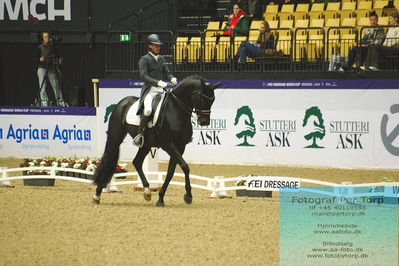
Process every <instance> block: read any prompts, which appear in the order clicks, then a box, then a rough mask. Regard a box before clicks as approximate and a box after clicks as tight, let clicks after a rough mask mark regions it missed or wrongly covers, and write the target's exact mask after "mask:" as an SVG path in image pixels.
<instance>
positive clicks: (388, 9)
mask: <svg viewBox="0 0 399 266" xmlns="http://www.w3.org/2000/svg"><path fill="white" fill-rule="evenodd" d="M382 13H383V14H385V16H390V15H392V14H395V13H398V10H397V9H396V8H395V5H394V3H393V0H389V1H388V4H387V5H386V6H384V8H383V9H382Z"/></svg>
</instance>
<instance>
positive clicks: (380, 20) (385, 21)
mask: <svg viewBox="0 0 399 266" xmlns="http://www.w3.org/2000/svg"><path fill="white" fill-rule="evenodd" d="M388 21H389V17H379V18H378V25H381V26H386V25H388Z"/></svg>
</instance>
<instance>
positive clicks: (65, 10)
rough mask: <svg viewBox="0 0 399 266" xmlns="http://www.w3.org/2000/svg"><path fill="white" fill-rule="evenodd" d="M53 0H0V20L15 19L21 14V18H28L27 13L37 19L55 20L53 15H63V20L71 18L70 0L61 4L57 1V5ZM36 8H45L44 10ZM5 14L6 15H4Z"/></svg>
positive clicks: (64, 0)
mask: <svg viewBox="0 0 399 266" xmlns="http://www.w3.org/2000/svg"><path fill="white" fill-rule="evenodd" d="M55 2H56V1H55V0H30V1H28V0H0V20H5V19H6V18H7V17H8V18H9V20H12V21H15V20H18V18H19V17H20V16H21V15H22V19H23V20H28V19H29V15H32V16H33V17H35V18H37V19H38V20H46V19H47V20H50V21H53V20H55V17H63V18H64V20H66V21H70V20H71V0H63V3H64V4H63V6H62V7H61V5H59V2H62V1H57V7H58V8H56V5H55ZM38 10H47V14H46V12H42V11H40V12H39V11H38ZM6 14H7V15H6Z"/></svg>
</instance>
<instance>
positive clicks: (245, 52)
mask: <svg viewBox="0 0 399 266" xmlns="http://www.w3.org/2000/svg"><path fill="white" fill-rule="evenodd" d="M261 54H262V51H261V49H260V48H259V47H257V46H256V45H255V44H252V43H249V42H242V43H241V44H240V47H239V48H238V51H237V55H238V56H239V57H240V63H241V64H244V63H246V62H247V60H246V57H247V56H248V57H257V56H260V55H261Z"/></svg>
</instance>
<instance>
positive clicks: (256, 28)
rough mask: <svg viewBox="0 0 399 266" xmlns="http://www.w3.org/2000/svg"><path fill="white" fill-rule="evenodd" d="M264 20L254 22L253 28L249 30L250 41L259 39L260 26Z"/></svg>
mask: <svg viewBox="0 0 399 266" xmlns="http://www.w3.org/2000/svg"><path fill="white" fill-rule="evenodd" d="M262 22H263V20H254V21H252V23H251V27H250V28H249V29H250V31H249V36H248V40H249V41H256V40H257V39H258V37H259V28H260V25H261V24H262Z"/></svg>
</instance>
